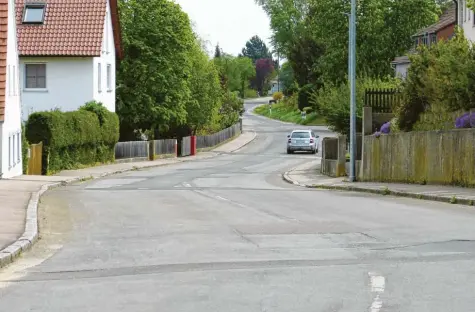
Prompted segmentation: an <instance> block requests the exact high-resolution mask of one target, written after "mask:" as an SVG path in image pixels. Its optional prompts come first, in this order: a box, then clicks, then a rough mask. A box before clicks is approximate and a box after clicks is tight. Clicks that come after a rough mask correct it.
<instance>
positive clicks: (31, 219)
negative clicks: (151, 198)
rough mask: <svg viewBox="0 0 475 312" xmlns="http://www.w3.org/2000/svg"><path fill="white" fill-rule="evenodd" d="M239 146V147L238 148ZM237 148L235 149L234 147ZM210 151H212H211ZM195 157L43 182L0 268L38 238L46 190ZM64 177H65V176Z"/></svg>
mask: <svg viewBox="0 0 475 312" xmlns="http://www.w3.org/2000/svg"><path fill="white" fill-rule="evenodd" d="M254 134H255V135H254V137H253V138H252V140H251V141H249V142H247V143H246V144H244V145H243V146H241V147H240V148H242V147H244V146H245V145H247V144H249V143H251V142H252V141H253V140H254V139H255V138H256V136H257V133H255V132H254ZM240 148H239V149H240ZM236 150H237V149H236ZM211 153H213V152H212V151H211ZM218 155H219V154H218V153H213V155H210V156H207V157H202V158H200V159H208V158H213V157H216V156H218ZM195 159H196V158H192V159H190V158H184V159H180V158H177V161H176V162H172V163H166V164H163V163H162V164H156V165H150V166H145V167H136V166H134V167H132V168H127V169H121V170H116V171H111V172H106V173H103V174H100V175H98V176H83V177H77V178H71V179H67V180H65V181H62V182H56V183H50V184H45V185H43V186H42V187H41V189H40V190H39V191H37V192H33V193H32V194H31V197H30V200H29V201H28V206H27V208H26V220H25V231H24V232H23V234H22V235H21V236H20V238H18V239H17V240H16V241H15V242H14V243H12V244H10V245H8V246H7V247H5V248H4V249H2V250H0V268H3V267H5V266H7V265H8V264H11V263H12V262H13V261H14V260H15V259H16V258H18V257H19V256H20V255H21V254H22V253H23V252H25V251H27V250H29V249H30V248H31V247H32V246H33V244H34V243H35V242H36V241H37V240H38V237H39V231H38V204H39V203H40V199H41V196H42V195H43V194H44V193H45V192H46V191H48V190H51V189H54V188H57V187H60V186H66V185H69V184H72V183H75V182H79V181H88V180H97V179H101V178H105V177H108V176H111V175H116V174H120V173H125V172H129V171H134V170H139V169H149V168H157V167H164V166H169V165H174V164H177V163H183V162H190V161H194V160H195ZM65 178H66V177H65Z"/></svg>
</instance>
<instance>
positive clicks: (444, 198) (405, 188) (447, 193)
mask: <svg viewBox="0 0 475 312" xmlns="http://www.w3.org/2000/svg"><path fill="white" fill-rule="evenodd" d="M320 162H321V159H317V160H314V161H310V162H307V163H305V164H302V165H300V166H297V167H295V168H293V169H292V170H290V171H288V172H286V173H284V174H283V175H282V177H283V179H284V180H285V181H287V182H289V183H292V184H295V185H299V186H303V187H307V188H320V189H333V190H343V191H356V192H366V193H374V194H381V195H393V196H402V197H410V198H417V199H425V200H432V201H440V202H447V203H451V204H462V205H469V206H474V203H475V189H471V188H463V187H454V186H446V185H419V184H402V183H382V182H381V183H379V182H356V183H350V182H348V181H347V180H346V178H331V177H328V176H325V175H322V174H321V173H320Z"/></svg>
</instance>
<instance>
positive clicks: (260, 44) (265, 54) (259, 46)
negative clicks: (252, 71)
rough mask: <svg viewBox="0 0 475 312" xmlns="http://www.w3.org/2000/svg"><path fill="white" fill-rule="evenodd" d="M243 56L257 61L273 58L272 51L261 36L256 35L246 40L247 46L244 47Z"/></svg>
mask: <svg viewBox="0 0 475 312" xmlns="http://www.w3.org/2000/svg"><path fill="white" fill-rule="evenodd" d="M242 56H245V57H248V58H250V59H251V60H252V61H253V62H254V63H255V62H256V61H257V60H258V59H266V58H272V53H270V51H269V49H268V48H267V46H266V44H265V43H264V41H262V39H261V38H259V37H258V36H254V37H252V38H251V39H250V40H249V41H248V42H246V47H245V48H243V49H242Z"/></svg>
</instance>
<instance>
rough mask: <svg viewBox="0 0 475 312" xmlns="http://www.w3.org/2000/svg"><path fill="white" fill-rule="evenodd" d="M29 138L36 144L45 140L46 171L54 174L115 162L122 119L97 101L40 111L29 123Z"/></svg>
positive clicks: (27, 132)
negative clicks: (65, 109) (70, 109)
mask: <svg viewBox="0 0 475 312" xmlns="http://www.w3.org/2000/svg"><path fill="white" fill-rule="evenodd" d="M90 110H92V111H94V112H91V111H90ZM99 116H101V117H99ZM100 120H102V124H101V121H100ZM26 137H27V139H28V141H29V142H30V143H32V144H36V143H39V142H43V146H44V147H43V169H42V172H43V174H50V173H54V172H57V171H60V170H64V169H74V168H77V167H78V166H81V165H93V164H95V163H97V162H100V163H105V162H110V161H113V160H114V148H115V144H116V143H117V141H118V139H119V119H118V117H117V115H116V114H115V113H111V112H109V111H107V110H106V109H105V108H103V107H102V108H100V106H99V105H97V106H96V105H93V104H87V105H85V106H83V107H82V108H81V109H80V110H78V111H73V112H65V113H63V112H59V111H50V112H37V113H33V114H31V115H30V117H29V119H28V121H27V123H26Z"/></svg>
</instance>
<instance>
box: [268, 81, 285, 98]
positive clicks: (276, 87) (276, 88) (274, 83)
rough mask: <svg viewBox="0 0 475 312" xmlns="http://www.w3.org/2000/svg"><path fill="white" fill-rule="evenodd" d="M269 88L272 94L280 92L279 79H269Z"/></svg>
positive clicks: (280, 83)
mask: <svg viewBox="0 0 475 312" xmlns="http://www.w3.org/2000/svg"><path fill="white" fill-rule="evenodd" d="M270 86H271V88H270V90H269V94H270V95H272V94H274V93H276V92H278V91H281V92H282V82H281V81H280V80H279V79H274V80H271V81H270Z"/></svg>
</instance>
